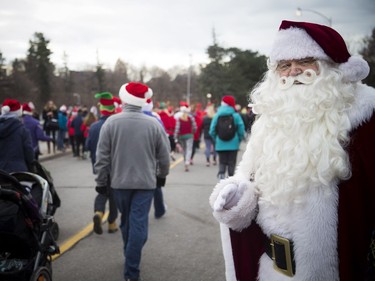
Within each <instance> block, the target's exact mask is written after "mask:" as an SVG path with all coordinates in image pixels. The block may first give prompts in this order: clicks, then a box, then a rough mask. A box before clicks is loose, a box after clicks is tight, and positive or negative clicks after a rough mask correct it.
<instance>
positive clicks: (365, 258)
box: [210, 20, 375, 281]
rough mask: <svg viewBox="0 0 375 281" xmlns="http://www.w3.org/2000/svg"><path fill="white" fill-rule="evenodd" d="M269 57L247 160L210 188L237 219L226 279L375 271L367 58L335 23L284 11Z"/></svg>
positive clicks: (276, 279) (221, 210) (231, 221)
mask: <svg viewBox="0 0 375 281" xmlns="http://www.w3.org/2000/svg"><path fill="white" fill-rule="evenodd" d="M268 67H269V69H268V71H267V73H266V75H264V79H263V81H261V83H259V84H258V86H257V87H256V88H254V89H253V91H252V93H251V96H250V97H251V107H252V109H253V111H254V113H255V114H257V116H258V117H257V118H256V120H255V122H254V124H253V126H252V129H251V135H250V138H249V142H248V144H247V147H246V151H245V152H244V154H243V157H242V161H240V163H239V165H238V167H237V169H236V173H235V175H234V176H233V177H230V178H228V179H225V180H223V181H221V182H220V183H219V184H217V185H216V187H215V189H214V191H213V193H212V194H211V196H210V204H211V206H212V208H213V210H214V216H215V218H216V219H217V220H218V221H219V222H221V223H222V224H224V225H225V226H226V227H227V228H229V229H230V230H229V232H228V231H227V232H225V235H223V245H227V246H228V247H227V248H226V249H228V250H229V251H227V252H226V255H225V257H226V258H225V260H226V264H228V265H231V269H229V267H227V273H228V275H227V280H249V281H255V280H259V281H268V280H272V281H281V280H283V281H284V280H293V281H306V280H320V281H332V280H335V281H357V280H362V281H363V280H375V264H374V261H375V251H374V245H375V174H374V169H375V157H374V155H375V146H374V143H375V114H374V112H375V89H374V88H373V87H369V86H367V85H365V84H363V83H362V82H361V81H362V80H363V79H365V78H366V77H367V76H368V74H369V71H370V69H369V66H368V64H367V62H366V61H365V60H364V59H363V58H362V57H360V56H352V55H350V53H349V52H348V49H347V47H346V44H345V41H344V39H343V38H342V37H341V35H340V34H339V33H338V32H337V31H336V30H334V29H332V28H331V27H328V26H324V25H319V24H315V23H309V22H293V21H287V20H284V21H282V22H281V25H280V27H279V30H278V32H277V34H276V39H275V41H274V43H273V46H272V47H271V53H270V56H269V64H268ZM223 233H224V232H223ZM224 236H225V237H226V238H224Z"/></svg>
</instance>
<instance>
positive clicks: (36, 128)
mask: <svg viewBox="0 0 375 281" xmlns="http://www.w3.org/2000/svg"><path fill="white" fill-rule="evenodd" d="M22 119H23V124H24V125H25V127H26V129H27V130H28V131H29V132H30V137H31V143H32V147H33V150H34V152H37V151H39V141H52V138H51V137H49V136H47V135H46V134H45V133H44V131H43V129H42V126H41V125H40V122H39V121H38V120H36V119H35V118H34V117H32V116H31V115H24V116H23V117H22Z"/></svg>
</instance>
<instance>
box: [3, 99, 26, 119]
mask: <svg viewBox="0 0 375 281" xmlns="http://www.w3.org/2000/svg"><path fill="white" fill-rule="evenodd" d="M8 113H16V114H17V115H18V116H21V115H22V107H21V104H20V103H19V101H17V100H12V99H6V100H5V101H4V102H3V105H2V107H1V114H2V115H4V114H8Z"/></svg>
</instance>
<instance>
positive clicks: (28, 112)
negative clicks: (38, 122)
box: [22, 103, 33, 115]
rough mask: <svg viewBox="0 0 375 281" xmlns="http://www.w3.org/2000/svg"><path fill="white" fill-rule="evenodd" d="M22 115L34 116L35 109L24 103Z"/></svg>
mask: <svg viewBox="0 0 375 281" xmlns="http://www.w3.org/2000/svg"><path fill="white" fill-rule="evenodd" d="M22 114H24V115H32V114H33V109H32V108H31V107H30V104H28V103H24V104H23V105H22Z"/></svg>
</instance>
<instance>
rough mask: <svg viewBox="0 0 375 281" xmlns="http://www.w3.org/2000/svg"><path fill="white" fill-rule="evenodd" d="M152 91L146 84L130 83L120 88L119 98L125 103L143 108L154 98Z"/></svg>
mask: <svg viewBox="0 0 375 281" xmlns="http://www.w3.org/2000/svg"><path fill="white" fill-rule="evenodd" d="M152 94H153V92H152V90H151V88H149V87H148V86H146V85H145V84H142V83H139V82H130V83H127V84H124V85H122V86H121V88H120V92H119V96H120V99H121V100H122V102H123V103H126V104H131V105H135V106H139V107H142V106H143V105H144V104H145V102H146V100H147V99H149V98H151V97H152Z"/></svg>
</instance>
